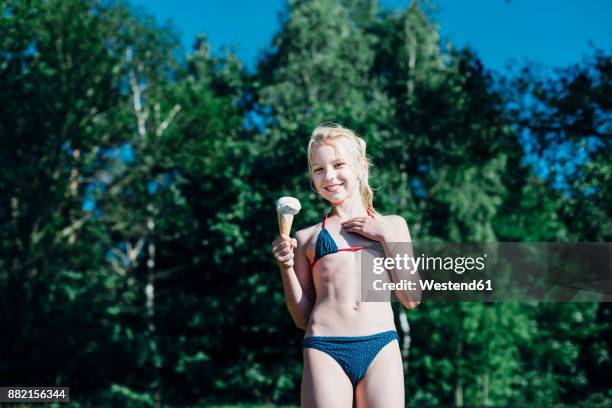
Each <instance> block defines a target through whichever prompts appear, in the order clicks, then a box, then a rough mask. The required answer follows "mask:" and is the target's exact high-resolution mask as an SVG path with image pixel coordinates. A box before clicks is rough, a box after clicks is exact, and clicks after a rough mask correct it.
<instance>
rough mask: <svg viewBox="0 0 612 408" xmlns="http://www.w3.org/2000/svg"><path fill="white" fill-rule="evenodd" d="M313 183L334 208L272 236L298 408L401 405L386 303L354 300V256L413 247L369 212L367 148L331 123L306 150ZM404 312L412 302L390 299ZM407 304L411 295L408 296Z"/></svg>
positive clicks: (392, 221)
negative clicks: (292, 340) (295, 341)
mask: <svg viewBox="0 0 612 408" xmlns="http://www.w3.org/2000/svg"><path fill="white" fill-rule="evenodd" d="M308 166H309V169H310V175H311V181H312V184H313V185H314V188H315V189H316V191H317V192H318V193H319V195H320V196H321V197H322V198H323V199H324V200H327V201H328V202H329V203H330V205H331V211H330V212H329V214H327V215H325V216H324V218H323V221H322V222H321V223H320V224H317V225H313V226H312V227H309V228H306V229H303V230H300V231H298V232H297V233H296V234H295V238H291V239H290V238H282V237H280V236H279V237H278V238H277V239H276V240H274V242H273V243H272V253H273V255H274V258H275V260H276V262H277V264H278V266H279V268H280V271H281V276H282V280H283V289H284V293H285V300H286V303H287V308H288V309H289V312H290V314H291V316H292V318H293V320H294V321H295V324H296V325H297V326H298V327H299V328H301V329H303V330H306V334H305V337H304V345H303V347H304V350H303V356H304V371H303V376H302V391H301V400H302V406H303V407H351V406H352V405H353V395H354V396H355V402H356V406H357V408H366V407H391V408H392V407H404V375H403V369H402V359H401V354H400V348H399V343H398V340H399V338H398V335H397V332H396V330H395V324H394V319H393V311H392V309H391V304H390V303H389V302H367V303H366V302H364V303H362V302H361V300H360V299H361V297H360V294H361V292H360V283H361V281H360V253H359V251H360V250H362V249H365V248H370V247H372V244H373V243H375V242H379V243H380V244H381V247H382V248H383V249H384V254H381V256H387V257H393V256H394V255H393V250H392V248H391V245H388V243H392V242H411V238H410V233H409V231H408V226H407V225H406V221H404V219H403V218H402V217H400V216H397V215H388V216H381V215H379V214H378V213H377V212H376V211H375V210H374V207H373V205H372V189H371V188H370V186H369V184H368V174H369V166H370V163H369V162H368V160H367V158H366V143H365V141H364V140H363V139H361V138H360V137H358V136H356V135H355V134H354V133H353V132H352V131H351V130H349V129H346V128H343V127H340V126H337V125H321V126H319V127H317V128H316V129H315V130H314V132H313V133H312V136H311V138H310V142H309V143H308ZM396 294H397V295H398V298H399V299H400V301H401V302H402V304H403V305H404V306H405V307H406V308H409V309H410V308H413V307H416V306H417V305H418V299H411V298H410V296H408V294H406V293H397V292H396ZM412 296H413V297H414V295H412Z"/></svg>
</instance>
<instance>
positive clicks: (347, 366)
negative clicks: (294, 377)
mask: <svg viewBox="0 0 612 408" xmlns="http://www.w3.org/2000/svg"><path fill="white" fill-rule="evenodd" d="M393 340H397V341H398V342H399V337H398V335H397V332H396V331H395V330H390V331H385V332H381V333H376V334H371V335H369V336H309V337H305V338H304V345H303V348H313V349H316V350H320V351H322V352H324V353H326V354H328V355H329V356H330V357H332V358H333V359H334V360H336V361H337V362H338V364H340V367H342V369H343V370H344V372H345V374H346V376H347V377H348V378H349V380H351V383H352V384H353V387H355V386H356V385H357V383H359V381H360V380H361V379H362V378H363V376H364V375H365V373H366V371H367V370H368V367H369V366H370V364H371V363H372V361H373V360H374V358H375V357H376V355H377V354H378V353H379V352H380V350H382V348H383V347H385V346H386V345H387V344H389V343H390V342H392V341H393Z"/></svg>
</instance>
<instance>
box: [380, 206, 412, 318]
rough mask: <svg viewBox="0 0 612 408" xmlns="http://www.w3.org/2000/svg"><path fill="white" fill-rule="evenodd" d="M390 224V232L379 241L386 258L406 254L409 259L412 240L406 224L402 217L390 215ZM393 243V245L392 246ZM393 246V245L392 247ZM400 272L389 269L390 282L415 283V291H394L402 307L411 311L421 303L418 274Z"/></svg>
mask: <svg viewBox="0 0 612 408" xmlns="http://www.w3.org/2000/svg"><path fill="white" fill-rule="evenodd" d="M387 219H388V221H389V224H390V227H391V228H390V231H389V233H388V234H387V235H385V238H384V239H383V240H381V244H382V246H383V248H384V249H385V256H386V257H387V258H395V257H396V255H398V254H399V255H401V256H403V255H404V254H407V255H408V256H409V257H413V256H414V254H413V251H412V238H411V237H410V231H409V230H408V224H407V223H406V220H404V218H403V217H401V216H399V215H392V216H389V217H387ZM393 243H395V244H393ZM392 244H393V245H392ZM409 272H412V271H405V270H402V271H401V273H400V272H399V271H398V270H396V269H391V270H390V274H391V280H392V281H393V282H399V281H400V280H401V279H407V280H410V281H412V282H415V285H414V288H415V290H396V291H395V295H396V296H397V298H398V299H399V301H400V302H401V303H402V305H404V307H405V308H406V309H413V308H415V307H417V306H418V305H419V303H421V287H420V285H419V279H420V277H419V272H418V271H414V274H411V273H409Z"/></svg>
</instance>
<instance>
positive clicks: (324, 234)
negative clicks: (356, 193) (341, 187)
mask: <svg viewBox="0 0 612 408" xmlns="http://www.w3.org/2000/svg"><path fill="white" fill-rule="evenodd" d="M368 215H369V216H370V217H372V213H371V212H370V210H368ZM327 217H328V215H327V214H325V218H323V223H322V224H321V231H320V232H319V236H318V237H317V243H316V245H315V257H314V261H313V262H312V265H310V268H311V269H312V268H314V266H315V264H316V263H317V261H318V260H319V259H321V258H323V257H324V256H326V255H330V254H335V253H336V252H339V251H350V252H356V251H359V250H362V249H366V248H370V247H367V246H354V247H348V248H338V245H336V241H334V238H333V237H332V236H331V234H330V233H329V231H327V229H326V228H325V224H327Z"/></svg>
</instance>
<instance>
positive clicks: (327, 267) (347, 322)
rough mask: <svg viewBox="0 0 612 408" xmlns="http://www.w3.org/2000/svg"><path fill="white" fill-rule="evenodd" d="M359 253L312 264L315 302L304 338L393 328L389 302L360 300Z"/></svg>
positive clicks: (338, 256) (340, 254) (322, 259)
mask: <svg viewBox="0 0 612 408" xmlns="http://www.w3.org/2000/svg"><path fill="white" fill-rule="evenodd" d="M360 252H361V251H358V252H337V253H334V254H329V255H326V256H324V257H322V258H321V259H320V260H319V261H318V262H317V263H316V265H315V266H314V269H313V270H312V279H313V282H314V287H315V290H316V302H315V305H314V307H313V309H312V312H311V314H310V319H309V321H308V325H307V327H306V334H305V336H306V337H308V336H366V335H370V334H374V333H379V332H383V331H387V330H395V323H394V320H393V310H392V309H391V303H390V302H362V301H361V254H360ZM382 255H384V254H382Z"/></svg>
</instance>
